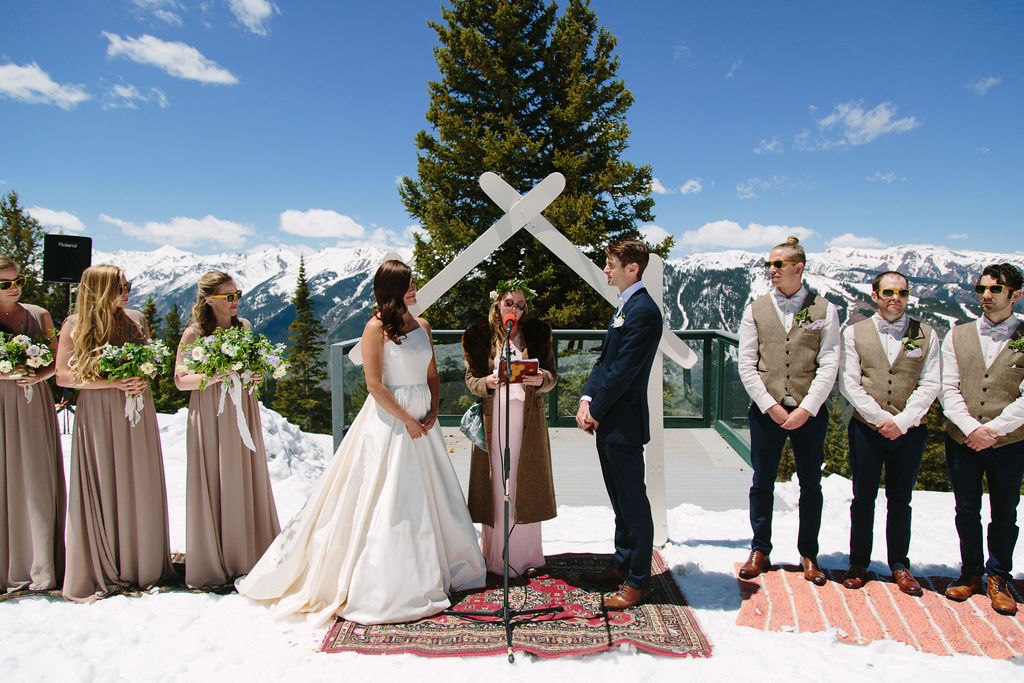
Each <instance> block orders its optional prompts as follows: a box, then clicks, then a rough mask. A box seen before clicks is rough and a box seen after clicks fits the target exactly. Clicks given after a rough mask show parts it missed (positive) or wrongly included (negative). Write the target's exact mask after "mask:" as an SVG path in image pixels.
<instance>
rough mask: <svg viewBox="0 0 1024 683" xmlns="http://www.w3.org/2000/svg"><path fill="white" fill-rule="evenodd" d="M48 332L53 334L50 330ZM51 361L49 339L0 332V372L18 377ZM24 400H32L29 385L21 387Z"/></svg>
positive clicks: (51, 352) (51, 351) (51, 354)
mask: <svg viewBox="0 0 1024 683" xmlns="http://www.w3.org/2000/svg"><path fill="white" fill-rule="evenodd" d="M50 334H51V335H52V334H54V332H53V330H50ZM52 362H53V350H52V349H51V348H50V340H49V339H32V338H31V337H29V336H28V335H27V334H8V333H6V332H0V373H3V374H10V375H12V376H15V377H18V376H23V375H27V374H28V372H29V371H30V370H36V369H38V368H42V367H46V366H47V365H49V364H50V363H52ZM22 388H23V389H24V390H25V400H27V401H28V402H29V403H31V402H32V387H31V385H29V386H25V387H22Z"/></svg>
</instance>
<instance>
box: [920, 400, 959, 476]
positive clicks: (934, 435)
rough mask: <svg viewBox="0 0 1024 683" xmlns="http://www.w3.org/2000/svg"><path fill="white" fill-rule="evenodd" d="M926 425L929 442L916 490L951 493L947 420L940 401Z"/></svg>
mask: <svg viewBox="0 0 1024 683" xmlns="http://www.w3.org/2000/svg"><path fill="white" fill-rule="evenodd" d="M924 424H925V427H927V428H928V442H927V443H926V444H925V447H924V456H923V457H922V458H921V469H920V471H919V472H918V474H917V484H916V485H915V486H914V488H915V489H917V490H920V491H951V490H952V489H951V488H950V486H949V475H948V474H947V473H946V418H945V416H944V415H943V414H942V406H940V405H939V402H938V401H936V402H935V403H933V404H932V407H931V409H930V410H929V411H928V414H927V415H926V416H925V418H924Z"/></svg>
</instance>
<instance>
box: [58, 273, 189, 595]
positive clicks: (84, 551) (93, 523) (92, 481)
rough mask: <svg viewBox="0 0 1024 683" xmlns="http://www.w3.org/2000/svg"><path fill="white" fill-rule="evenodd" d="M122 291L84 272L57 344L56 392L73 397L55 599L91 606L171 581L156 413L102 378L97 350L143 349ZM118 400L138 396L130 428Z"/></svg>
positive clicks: (134, 382)
mask: <svg viewBox="0 0 1024 683" xmlns="http://www.w3.org/2000/svg"><path fill="white" fill-rule="evenodd" d="M131 289H132V285H131V283H130V282H128V280H127V279H126V278H125V275H124V271H122V270H121V269H120V268H118V267H117V266H110V265H97V266H91V267H89V268H86V269H85V272H83V273H82V279H81V281H80V282H79V283H78V295H77V297H76V299H75V312H74V313H73V314H72V315H70V316H68V319H67V320H65V321H64V325H63V327H62V328H61V331H60V341H59V342H58V344H57V384H59V385H60V386H62V387H68V388H70V389H77V390H78V402H77V406H76V413H75V427H74V431H73V433H72V436H71V472H70V481H69V485H68V536H67V574H66V575H65V577H64V597H65V598H67V599H68V600H72V601H75V602H92V601H94V600H96V599H97V598H102V597H105V596H107V595H111V594H113V593H118V592H121V591H124V590H133V589H135V588H142V589H147V588H149V587H151V586H154V585H156V584H157V583H159V582H161V581H164V580H169V579H172V578H173V577H174V572H173V570H172V569H171V553H170V543H169V539H168V531H167V484H166V481H165V479H164V462H163V452H162V450H161V448H160V428H159V426H158V425H157V422H156V410H155V409H154V408H153V399H152V396H151V394H150V391H149V381H148V380H147V379H146V378H145V377H125V378H120V379H105V378H103V377H101V375H100V369H99V355H100V352H101V350H102V349H103V347H104V346H105V345H106V344H111V345H113V346H119V345H122V344H126V343H132V344H148V343H149V328H148V326H147V325H146V318H145V316H143V315H142V313H141V312H139V311H136V310H129V309H126V308H125V306H126V305H127V304H128V296H129V294H130V292H131ZM125 394H131V395H133V396H142V398H143V402H142V411H141V413H140V415H139V419H138V421H136V422H134V423H133V421H132V420H130V419H129V418H128V417H126V416H125Z"/></svg>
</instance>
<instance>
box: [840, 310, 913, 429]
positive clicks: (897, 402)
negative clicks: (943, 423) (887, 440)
mask: <svg viewBox="0 0 1024 683" xmlns="http://www.w3.org/2000/svg"><path fill="white" fill-rule="evenodd" d="M914 322H915V321H914V320H913V319H911V321H910V326H909V327H908V328H907V334H908V335H909V334H910V332H911V331H912V330H913V328H915V327H916V328H918V329H917V330H916V334H914V337H913V339H914V340H915V341H916V342H917V345H918V347H919V348H920V350H921V353H920V354H919V355H915V356H913V357H910V356H907V349H906V348H901V349H900V352H899V354H897V355H896V360H894V361H893V362H892V365H891V366H890V365H889V357H888V356H887V355H885V348H884V347H883V346H882V341H881V340H880V339H879V338H878V327H876V326H875V321H874V320H873V319H872V318H868V319H867V320H861V321H860V322H858V323H856V324H854V325H853V345H854V347H855V348H856V349H857V355H858V356H859V357H860V385H861V387H863V388H864V391H866V392H867V394H868V396H870V397H871V398H873V399H875V402H876V403H878V405H879V406H881V408H882V410H886V411H888V412H890V413H892V414H893V415H895V414H897V413H900V412H902V411H903V409H904V408H905V407H906V406H907V399H908V398H910V395H911V394H912V393H914V390H915V389H917V383H918V381H920V379H921V370H922V369H924V359H925V356H927V355H928V345H929V344H930V343H931V333H932V328H931V327H930V326H928V325H926V324H924V323H918V324H917V325H915V324H914ZM853 416H854V417H855V418H856V419H858V420H860V421H861V422H863V423H864V424H866V425H869V426H870V423H869V422H868V421H867V420H865V419H864V417H863V416H862V415H861V414H860V413H858V412H857V411H856V410H855V411H853Z"/></svg>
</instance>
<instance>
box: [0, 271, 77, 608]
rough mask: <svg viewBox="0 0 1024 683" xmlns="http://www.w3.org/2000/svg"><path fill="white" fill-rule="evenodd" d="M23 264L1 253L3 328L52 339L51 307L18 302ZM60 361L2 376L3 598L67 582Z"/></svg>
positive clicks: (0, 313) (0, 571) (0, 493)
mask: <svg viewBox="0 0 1024 683" xmlns="http://www.w3.org/2000/svg"><path fill="white" fill-rule="evenodd" d="M22 283H23V280H22V279H21V278H20V276H19V273H18V265H17V264H16V263H15V262H14V261H12V260H10V259H9V258H7V257H6V256H0V331H3V332H8V333H10V334H24V335H27V336H28V337H30V338H31V339H32V340H34V341H37V340H42V339H49V340H50V348H51V349H53V350H56V338H55V336H54V335H53V332H52V330H53V321H52V320H51V319H50V314H49V313H47V312H46V310H45V309H42V308H40V307H39V306H33V305H31V304H22V303H18V298H19V297H20V296H21V286H22ZM53 373H54V363H50V364H49V365H47V366H44V367H41V368H36V369H35V370H33V369H31V368H30V369H29V370H28V372H27V373H26V372H24V371H21V370H20V369H19V371H16V372H14V373H10V374H5V373H2V372H0V593H13V592H15V591H23V590H49V589H53V588H58V587H60V584H61V582H62V581H63V580H64V506H65V499H64V459H63V457H62V455H61V449H60V438H59V437H58V435H57V414H56V412H55V411H54V408H53V394H51V393H50V387H49V386H48V385H47V384H46V382H45V381H44V380H46V379H47V378H49V377H51V376H52V375H53Z"/></svg>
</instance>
